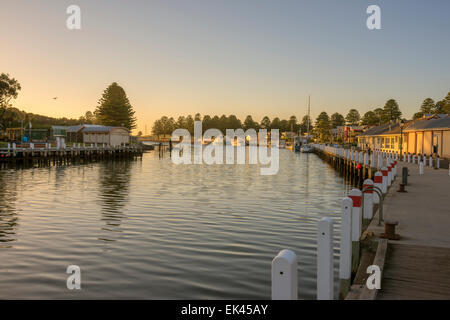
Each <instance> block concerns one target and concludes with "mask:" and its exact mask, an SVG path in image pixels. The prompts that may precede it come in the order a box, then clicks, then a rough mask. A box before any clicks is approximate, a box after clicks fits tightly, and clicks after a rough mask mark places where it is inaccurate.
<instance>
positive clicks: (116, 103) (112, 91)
mask: <svg viewBox="0 0 450 320" xmlns="http://www.w3.org/2000/svg"><path fill="white" fill-rule="evenodd" d="M134 113H135V112H134V110H133V107H132V106H131V104H130V101H129V100H128V98H127V95H126V93H125V90H123V88H122V87H121V86H119V85H118V84H117V83H116V82H113V83H112V84H111V85H110V86H109V87H108V88H106V90H105V91H104V92H103V96H102V98H101V99H100V101H99V102H98V106H97V109H96V110H95V116H96V117H97V121H98V122H99V123H100V124H102V125H105V126H113V127H125V128H128V129H130V130H131V129H134V128H136V117H135V116H134Z"/></svg>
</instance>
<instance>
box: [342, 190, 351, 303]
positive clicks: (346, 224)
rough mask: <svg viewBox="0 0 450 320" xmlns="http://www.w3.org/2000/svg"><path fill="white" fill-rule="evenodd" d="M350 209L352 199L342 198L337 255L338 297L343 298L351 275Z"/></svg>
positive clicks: (347, 289)
mask: <svg viewBox="0 0 450 320" xmlns="http://www.w3.org/2000/svg"><path fill="white" fill-rule="evenodd" d="M352 209H353V200H352V199H351V198H349V197H346V198H344V200H342V206H341V248H340V251H341V252H340V256H339V299H345V296H346V295H347V293H348V291H349V289H350V281H351V277H352Z"/></svg>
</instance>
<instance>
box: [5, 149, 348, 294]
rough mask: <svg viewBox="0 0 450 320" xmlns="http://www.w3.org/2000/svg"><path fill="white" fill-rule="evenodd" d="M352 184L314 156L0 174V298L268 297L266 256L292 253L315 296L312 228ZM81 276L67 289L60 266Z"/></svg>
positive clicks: (304, 286) (305, 290)
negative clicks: (268, 169)
mask: <svg viewBox="0 0 450 320" xmlns="http://www.w3.org/2000/svg"><path fill="white" fill-rule="evenodd" d="M349 189H350V186H349V185H348V184H347V183H346V182H345V180H344V178H342V177H340V176H339V174H338V173H337V172H335V170H334V169H333V168H332V167H330V166H329V165H328V164H326V163H324V162H322V161H321V160H320V159H319V158H318V157H317V156H316V155H314V154H296V153H294V152H291V151H288V150H280V169H279V172H278V174H277V175H273V176H262V175H260V171H259V166H258V165H238V164H236V165H206V164H203V165H175V164H173V163H172V161H171V160H170V158H169V156H168V154H166V155H165V156H163V157H162V158H161V157H160V156H159V155H158V152H155V151H153V152H150V153H145V154H144V156H143V158H142V159H138V160H133V161H123V160H122V161H107V162H97V163H90V164H83V165H68V166H57V167H45V168H28V169H3V170H1V171H0V298H1V299H15V298H16V299H29V298H32V299H90V298H99V299H270V290H271V289H270V282H271V280H270V278H271V260H272V259H273V258H274V257H275V255H276V254H277V253H278V252H279V251H280V250H281V249H285V248H287V249H292V250H293V251H294V252H295V253H296V254H297V256H298V260H299V263H298V267H299V274H298V278H299V298H300V299H315V294H316V293H315V292H316V230H317V223H318V221H319V220H320V219H321V218H322V217H325V216H329V217H334V218H336V219H335V270H336V272H335V280H336V283H337V280H338V279H337V278H338V275H337V268H338V254H339V232H340V202H341V199H342V198H343V197H344V196H345V194H347V192H348V190H349ZM69 265H77V266H79V267H80V268H81V290H68V289H67V287H66V280H67V277H68V276H69V275H68V274H67V273H66V269H67V266H69Z"/></svg>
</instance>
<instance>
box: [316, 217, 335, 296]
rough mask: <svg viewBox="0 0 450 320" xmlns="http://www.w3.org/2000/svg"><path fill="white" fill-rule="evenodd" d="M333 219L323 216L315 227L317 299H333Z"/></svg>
mask: <svg viewBox="0 0 450 320" xmlns="http://www.w3.org/2000/svg"><path fill="white" fill-rule="evenodd" d="M333 265H334V264H333V219H331V218H329V217H324V218H322V219H321V220H320V221H319V226H318V229H317V300H333V296H334V270H333V269H334V268H333Z"/></svg>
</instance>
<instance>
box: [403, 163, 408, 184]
mask: <svg viewBox="0 0 450 320" xmlns="http://www.w3.org/2000/svg"><path fill="white" fill-rule="evenodd" d="M402 183H403V184H404V185H405V186H407V185H408V167H403V168H402Z"/></svg>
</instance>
